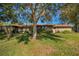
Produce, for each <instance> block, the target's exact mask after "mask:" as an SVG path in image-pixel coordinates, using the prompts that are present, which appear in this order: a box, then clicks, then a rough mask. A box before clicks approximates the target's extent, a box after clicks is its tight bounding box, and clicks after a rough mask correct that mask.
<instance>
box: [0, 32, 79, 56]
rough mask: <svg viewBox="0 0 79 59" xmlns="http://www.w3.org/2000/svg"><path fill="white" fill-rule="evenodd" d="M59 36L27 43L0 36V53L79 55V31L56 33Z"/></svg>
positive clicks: (17, 54)
mask: <svg viewBox="0 0 79 59" xmlns="http://www.w3.org/2000/svg"><path fill="white" fill-rule="evenodd" d="M56 35H58V36H60V37H57V40H56V38H55V39H54V38H52V39H49V38H47V39H40V40H35V41H29V42H28V43H27V44H24V42H23V41H22V42H18V40H17V39H18V38H15V37H12V38H11V39H10V40H6V39H5V40H2V39H1V38H0V55H10V56H11V55H13V56H14V55H15V56H22V55H23V56H31V55H34V56H35V55H41V56H42V55H45V56H46V55H47V56H53V55H57V56H60V55H69V56H70V55H79V33H66V34H64V33H57V34H56Z"/></svg>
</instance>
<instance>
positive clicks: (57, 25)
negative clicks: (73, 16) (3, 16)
mask: <svg viewBox="0 0 79 59" xmlns="http://www.w3.org/2000/svg"><path fill="white" fill-rule="evenodd" d="M0 26H5V25H0ZM6 26H7V25H6ZM9 26H13V27H31V26H34V25H19V24H12V25H9ZM37 26H39V27H40V26H48V27H54V28H71V27H72V26H70V25H68V24H56V25H53V24H43V25H41V24H37Z"/></svg>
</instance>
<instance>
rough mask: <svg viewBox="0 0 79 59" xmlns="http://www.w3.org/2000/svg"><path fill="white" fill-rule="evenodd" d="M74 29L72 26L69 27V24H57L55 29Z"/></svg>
mask: <svg viewBox="0 0 79 59" xmlns="http://www.w3.org/2000/svg"><path fill="white" fill-rule="evenodd" d="M61 27H62V28H72V26H70V25H68V24H57V25H54V28H61Z"/></svg>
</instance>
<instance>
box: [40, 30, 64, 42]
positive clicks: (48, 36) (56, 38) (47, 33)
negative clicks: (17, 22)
mask: <svg viewBox="0 0 79 59" xmlns="http://www.w3.org/2000/svg"><path fill="white" fill-rule="evenodd" d="M61 38H63V37H61V36H59V35H56V34H54V33H52V32H50V31H44V32H41V33H40V34H38V39H45V40H48V39H50V40H54V41H56V42H57V41H63V40H62V39H61Z"/></svg>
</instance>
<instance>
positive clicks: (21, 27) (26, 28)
mask: <svg viewBox="0 0 79 59" xmlns="http://www.w3.org/2000/svg"><path fill="white" fill-rule="evenodd" d="M36 26H37V30H38V31H39V30H40V29H41V28H44V29H45V30H47V31H52V32H53V33H56V32H63V31H70V32H71V31H72V26H70V25H67V24H57V25H53V24H44V25H41V24H37V25H36ZM4 28H7V29H9V30H11V31H13V30H14V31H15V30H16V31H15V32H25V31H30V30H32V29H33V25H18V24H17V25H10V26H0V30H1V29H4Z"/></svg>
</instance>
